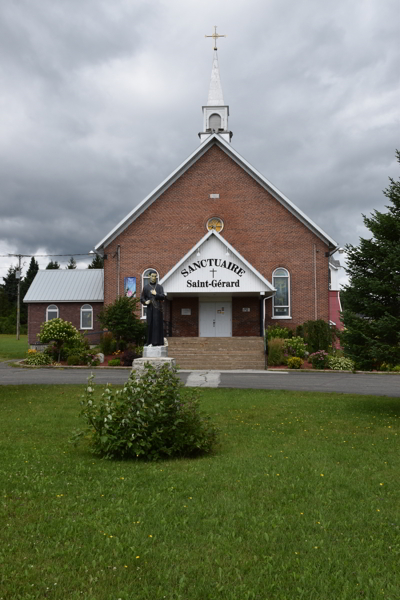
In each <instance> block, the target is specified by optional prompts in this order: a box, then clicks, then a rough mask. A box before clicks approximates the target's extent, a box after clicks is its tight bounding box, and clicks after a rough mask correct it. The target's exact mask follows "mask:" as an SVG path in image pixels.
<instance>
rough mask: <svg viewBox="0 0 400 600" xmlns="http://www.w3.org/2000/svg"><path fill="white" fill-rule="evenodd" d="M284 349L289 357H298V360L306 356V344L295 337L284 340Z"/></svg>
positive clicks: (301, 339)
mask: <svg viewBox="0 0 400 600" xmlns="http://www.w3.org/2000/svg"><path fill="white" fill-rule="evenodd" d="M284 348H285V351H286V352H287V353H288V354H289V355H290V356H299V357H300V358H304V357H305V355H306V344H305V343H304V340H303V338H301V337H297V336H296V337H292V338H291V339H288V340H285V345H284Z"/></svg>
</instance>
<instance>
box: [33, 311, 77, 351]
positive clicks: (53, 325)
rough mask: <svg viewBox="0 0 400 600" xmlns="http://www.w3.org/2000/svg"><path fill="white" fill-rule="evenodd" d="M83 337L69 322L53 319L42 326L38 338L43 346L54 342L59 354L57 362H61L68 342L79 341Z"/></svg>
mask: <svg viewBox="0 0 400 600" xmlns="http://www.w3.org/2000/svg"><path fill="white" fill-rule="evenodd" d="M81 337H82V336H81V334H80V333H79V331H78V330H77V329H76V328H75V327H74V326H73V325H72V323H70V322H69V321H64V320H63V319H60V318H57V319H51V321H47V322H46V323H42V324H41V326H40V333H39V334H38V338H39V340H40V342H41V343H42V344H47V343H49V342H54V345H55V347H56V351H57V353H58V356H57V360H58V362H59V361H60V360H61V352H62V350H63V347H64V345H65V344H66V343H67V342H72V341H73V340H74V341H75V340H78V339H80V338H81Z"/></svg>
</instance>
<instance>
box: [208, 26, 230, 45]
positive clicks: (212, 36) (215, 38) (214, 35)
mask: <svg viewBox="0 0 400 600" xmlns="http://www.w3.org/2000/svg"><path fill="white" fill-rule="evenodd" d="M204 37H211V38H214V50H218V48H217V39H218V38H220V37H226V35H220V34H219V33H217V25H214V33H213V34H212V35H205V36H204Z"/></svg>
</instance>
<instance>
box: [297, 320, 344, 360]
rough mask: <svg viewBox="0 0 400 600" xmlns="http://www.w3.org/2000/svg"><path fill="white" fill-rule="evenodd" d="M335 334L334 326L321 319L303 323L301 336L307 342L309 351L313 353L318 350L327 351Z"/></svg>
mask: <svg viewBox="0 0 400 600" xmlns="http://www.w3.org/2000/svg"><path fill="white" fill-rule="evenodd" d="M336 335H337V330H336V328H335V327H332V326H331V325H329V323H327V322H326V321H324V320H323V319H318V320H317V321H306V322H305V323H303V337H304V341H305V342H306V343H307V347H308V350H309V352H312V353H314V352H318V351H319V350H325V352H328V350H329V349H330V348H331V347H332V344H333V341H334V339H335V338H336Z"/></svg>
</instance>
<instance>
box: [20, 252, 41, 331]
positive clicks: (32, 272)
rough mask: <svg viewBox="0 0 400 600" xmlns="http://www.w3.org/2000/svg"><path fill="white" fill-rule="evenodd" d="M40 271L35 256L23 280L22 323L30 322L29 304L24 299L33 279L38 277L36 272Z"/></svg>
mask: <svg viewBox="0 0 400 600" xmlns="http://www.w3.org/2000/svg"><path fill="white" fill-rule="evenodd" d="M38 271H39V263H38V262H37V260H36V259H35V257H34V256H32V258H31V262H30V263H29V267H28V270H27V272H26V275H25V277H24V278H23V279H22V281H21V304H20V306H21V324H22V325H25V324H26V323H27V322H28V305H27V304H24V302H22V300H23V299H24V297H25V295H26V293H27V292H28V290H29V288H30V286H31V284H32V281H33V280H34V279H35V277H36V273H37V272H38Z"/></svg>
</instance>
